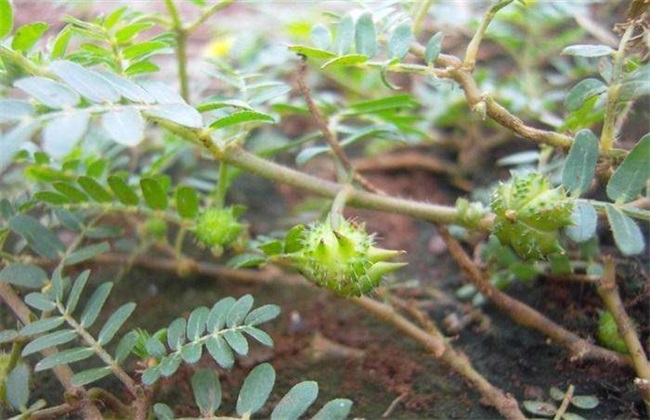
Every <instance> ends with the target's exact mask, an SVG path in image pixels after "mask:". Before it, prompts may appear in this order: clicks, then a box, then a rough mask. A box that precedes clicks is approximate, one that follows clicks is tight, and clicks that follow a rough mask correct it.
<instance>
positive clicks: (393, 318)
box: [350, 296, 526, 419]
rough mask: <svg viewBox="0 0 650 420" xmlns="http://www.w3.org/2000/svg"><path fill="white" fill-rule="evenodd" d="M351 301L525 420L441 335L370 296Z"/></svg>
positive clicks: (502, 408)
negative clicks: (411, 339)
mask: <svg viewBox="0 0 650 420" xmlns="http://www.w3.org/2000/svg"><path fill="white" fill-rule="evenodd" d="M350 301H352V302H353V303H356V304H357V305H359V306H361V307H362V308H363V309H364V310H366V311H368V312H370V313H371V314H373V315H375V316H376V317H377V318H379V319H380V320H381V321H384V322H386V323H387V324H390V325H392V326H394V327H395V328H397V329H398V330H400V331H401V332H402V333H404V334H405V335H408V336H409V337H411V338H413V339H414V340H416V341H417V342H419V343H420V344H422V345H424V347H425V348H426V349H427V350H429V351H430V352H431V353H433V355H434V357H436V358H438V359H439V360H440V361H441V362H443V363H444V364H445V365H447V366H448V367H449V368H451V369H452V370H453V371H454V372H456V373H458V374H459V375H461V376H462V377H463V378H464V379H465V380H466V381H467V382H468V383H469V384H470V385H471V386H473V387H474V388H476V389H477V390H478V391H479V392H480V393H481V395H483V397H484V398H485V399H487V400H488V401H489V402H490V405H492V406H493V407H494V408H496V409H497V410H498V411H499V413H500V414H501V415H502V416H504V417H505V418H507V419H525V418H526V417H525V416H524V415H523V413H522V412H521V410H519V406H518V404H517V401H516V400H515V399H514V398H512V397H511V396H509V395H507V394H506V393H504V392H503V391H502V390H501V389H499V388H495V387H494V386H493V385H492V384H490V383H489V382H488V381H487V380H486V379H485V378H484V377H483V376H482V375H481V374H480V373H478V372H477V371H476V370H474V368H473V367H472V364H471V362H470V361H469V359H468V358H467V356H465V355H464V354H462V353H460V352H458V351H456V350H455V349H454V348H453V347H451V345H450V344H449V343H448V342H447V341H446V340H445V339H444V337H443V336H442V334H440V333H438V334H430V333H427V332H426V331H424V330H422V329H421V328H419V327H418V326H417V325H415V324H413V323H412V322H411V321H409V320H408V319H406V318H404V317H403V316H402V315H400V314H399V313H397V312H396V311H395V310H394V309H393V308H392V307H391V306H389V305H386V304H383V303H380V302H377V301H376V300H373V299H370V298H368V297H365V296H363V297H360V298H353V299H350Z"/></svg>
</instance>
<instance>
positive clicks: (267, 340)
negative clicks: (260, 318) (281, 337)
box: [244, 327, 273, 347]
mask: <svg viewBox="0 0 650 420" xmlns="http://www.w3.org/2000/svg"><path fill="white" fill-rule="evenodd" d="M244 332H245V333H246V334H248V335H250V336H251V337H253V338H254V339H255V340H257V341H258V342H259V343H261V344H263V345H265V346H267V347H273V339H272V338H271V336H270V335H268V334H267V333H266V332H265V331H262V330H260V329H259V328H255V327H246V328H244Z"/></svg>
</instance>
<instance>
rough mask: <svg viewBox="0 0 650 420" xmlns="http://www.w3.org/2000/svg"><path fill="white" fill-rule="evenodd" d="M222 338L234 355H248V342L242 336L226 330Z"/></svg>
mask: <svg viewBox="0 0 650 420" xmlns="http://www.w3.org/2000/svg"><path fill="white" fill-rule="evenodd" d="M223 338H224V339H225V340H226V342H227V343H228V345H229V346H230V347H231V348H232V349H233V350H234V351H235V353H237V354H239V355H242V356H246V355H247V354H248V341H247V340H246V337H244V334H242V333H241V332H239V331H235V330H227V331H225V332H224V333H223Z"/></svg>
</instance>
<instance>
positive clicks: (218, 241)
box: [195, 207, 244, 255]
mask: <svg viewBox="0 0 650 420" xmlns="http://www.w3.org/2000/svg"><path fill="white" fill-rule="evenodd" d="M243 229H244V226H243V225H242V224H241V223H239V221H238V220H237V216H235V214H234V212H233V209H232V207H228V208H223V209H208V210H206V211H205V212H203V213H202V214H201V215H200V216H198V218H197V220H196V229H195V234H196V238H197V239H198V241H199V242H200V243H201V244H203V245H205V246H206V247H208V248H210V249H211V250H212V252H213V253H214V254H215V255H221V253H222V252H223V249H224V248H225V247H227V246H228V245H230V244H232V243H233V242H234V241H235V240H236V239H237V237H238V236H239V234H240V233H241V232H242V230H243Z"/></svg>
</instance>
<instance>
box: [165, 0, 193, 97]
mask: <svg viewBox="0 0 650 420" xmlns="http://www.w3.org/2000/svg"><path fill="white" fill-rule="evenodd" d="M165 5H166V6H167V10H168V11H169V15H170V16H171V18H172V28H171V29H172V31H174V35H175V37H176V63H177V66H178V81H179V83H180V85H181V96H182V97H183V99H184V100H185V102H188V103H189V102H190V88H189V80H188V77H187V35H188V33H187V31H186V30H185V28H184V27H183V21H182V19H181V16H180V13H179V12H178V9H177V8H176V4H175V3H174V0H165Z"/></svg>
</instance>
